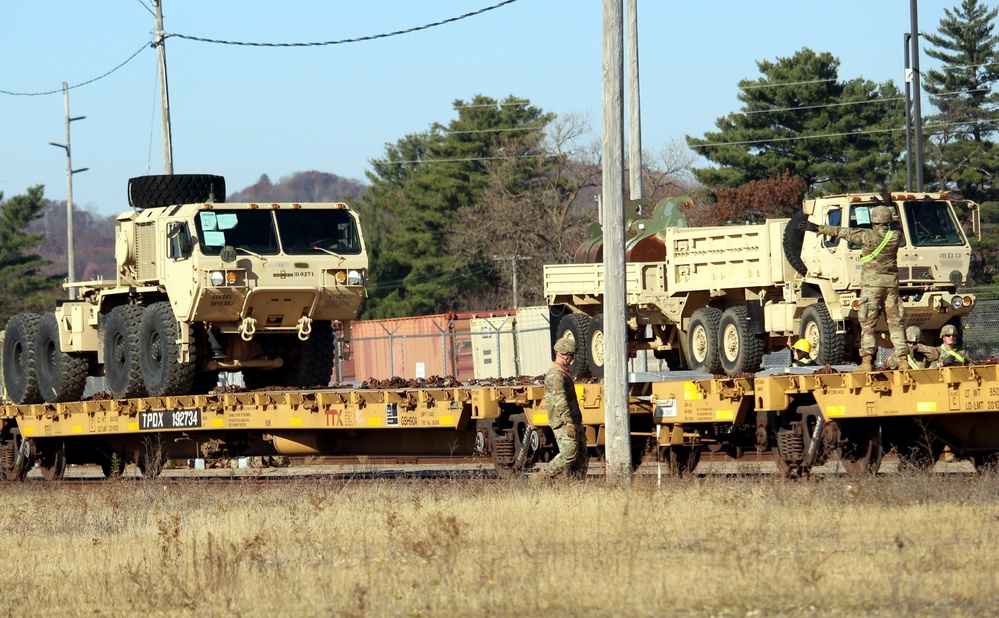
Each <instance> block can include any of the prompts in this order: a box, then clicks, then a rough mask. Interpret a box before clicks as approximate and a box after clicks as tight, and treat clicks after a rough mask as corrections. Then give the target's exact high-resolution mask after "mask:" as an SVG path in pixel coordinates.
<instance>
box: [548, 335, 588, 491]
mask: <svg viewBox="0 0 999 618" xmlns="http://www.w3.org/2000/svg"><path fill="white" fill-rule="evenodd" d="M554 349H555V362H554V363H553V364H552V366H551V369H549V370H548V373H547V374H546V375H545V404H546V405H547V406H548V425H549V426H550V427H551V428H552V431H553V432H554V433H555V442H556V443H557V444H558V455H556V456H555V458H554V459H552V460H551V461H550V462H549V463H548V465H547V466H545V468H544V470H543V472H544V474H545V476H547V477H548V478H553V477H556V476H558V475H559V474H562V473H563V472H564V473H567V474H568V475H571V476H575V477H577V478H581V479H582V478H586V468H587V467H588V465H589V454H588V453H587V452H586V430H585V429H584V428H583V416H582V414H581V413H580V411H579V402H578V401H577V400H576V386H575V385H574V384H573V382H572V375H571V374H570V373H569V370H568V369H567V367H568V366H569V364H570V363H572V359H573V357H574V356H575V351H576V343H575V342H574V341H572V340H571V339H565V338H562V339H559V340H558V341H556V342H555V346H554Z"/></svg>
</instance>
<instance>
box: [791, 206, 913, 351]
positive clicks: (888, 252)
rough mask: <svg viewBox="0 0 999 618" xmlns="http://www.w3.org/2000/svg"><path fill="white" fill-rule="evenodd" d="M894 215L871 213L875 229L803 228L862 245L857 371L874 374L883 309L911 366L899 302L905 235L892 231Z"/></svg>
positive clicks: (880, 211) (894, 341)
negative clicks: (900, 258)
mask: <svg viewBox="0 0 999 618" xmlns="http://www.w3.org/2000/svg"><path fill="white" fill-rule="evenodd" d="M883 201H884V203H885V204H889V203H891V198H889V197H885V198H883ZM891 221H892V211H891V208H889V207H888V206H875V207H874V208H873V210H872V211H871V224H872V227H871V229H865V228H852V229H851V228H848V227H840V226H838V225H816V224H815V223H812V222H811V221H803V222H802V225H801V228H802V229H803V230H805V231H809V232H816V233H818V234H821V235H823V236H834V237H836V238H845V239H846V240H848V241H850V242H852V243H855V244H858V245H860V249H861V255H860V283H861V291H860V308H859V309H858V314H859V315H858V318H859V319H860V357H861V363H860V366H858V367H857V371H872V370H873V367H872V366H871V359H872V358H873V357H874V352H875V351H876V349H877V348H876V342H875V339H874V326H875V324H877V321H878V317H880V315H881V309H882V307H883V308H884V312H885V319H886V320H887V321H888V334H889V336H890V338H891V344H892V346H894V348H895V352H896V353H897V355H898V363H899V365H900V366H906V365H908V359H907V358H906V357H907V356H908V354H909V350H908V347H907V346H906V344H905V334H904V333H903V332H902V323H903V318H904V317H905V315H904V312H903V310H902V303H901V302H900V301H899V298H898V261H897V256H898V246H899V244H900V243H901V241H902V233H901V232H899V231H897V230H892V229H891V228H890V227H889V226H890V224H891Z"/></svg>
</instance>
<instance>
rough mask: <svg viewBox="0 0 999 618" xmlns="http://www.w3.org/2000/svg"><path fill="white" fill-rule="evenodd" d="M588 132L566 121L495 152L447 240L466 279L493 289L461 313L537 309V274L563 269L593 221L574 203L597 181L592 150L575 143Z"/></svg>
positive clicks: (579, 121)
mask: <svg viewBox="0 0 999 618" xmlns="http://www.w3.org/2000/svg"><path fill="white" fill-rule="evenodd" d="M588 130H589V127H588V125H587V123H586V122H585V120H584V119H583V118H582V117H580V116H578V115H573V114H570V115H566V116H563V117H561V118H553V119H552V120H551V122H549V123H547V124H546V126H545V127H544V128H543V129H542V130H538V131H529V132H524V133H522V134H521V133H518V134H513V135H508V136H506V137H505V138H504V139H503V140H502V141H501V142H500V143H498V144H497V145H496V147H495V150H494V151H493V153H492V155H491V156H490V157H488V161H487V162H486V163H485V166H484V169H485V172H486V178H485V183H484V185H483V188H482V192H481V193H480V195H479V198H478V199H477V200H476V201H475V202H474V203H472V204H470V205H468V206H466V207H464V208H463V209H462V210H461V213H460V216H459V218H458V220H457V221H456V222H455V224H454V226H453V227H452V233H451V234H449V235H448V238H449V244H448V246H449V249H450V250H451V251H452V252H454V253H455V254H456V255H458V256H460V257H461V259H462V261H463V262H464V263H465V264H467V265H468V266H467V267H468V268H469V272H475V271H477V272H484V273H485V272H488V273H490V277H491V279H492V280H493V281H494V282H495V285H491V286H489V287H487V288H484V289H480V290H478V291H477V293H474V294H472V295H471V296H469V297H467V298H466V299H465V302H466V304H467V308H468V309H485V308H495V307H509V306H512V305H513V304H514V303H516V304H518V305H533V304H544V296H543V285H542V273H543V266H544V265H545V264H554V263H561V262H567V261H571V259H572V256H573V254H574V253H575V251H576V248H577V247H578V246H579V243H580V242H581V241H582V239H583V237H584V232H585V229H586V226H587V225H588V224H589V223H590V222H591V221H593V219H594V213H595V210H596V209H595V204H594V203H593V202H592V200H588V199H587V198H586V197H582V196H583V194H584V192H585V191H586V190H587V189H589V188H592V187H595V186H597V182H598V181H599V173H600V168H599V166H598V165H597V162H596V157H595V149H594V147H593V146H592V145H588V144H586V143H584V141H583V137H584V135H586V134H587V132H588ZM515 277H516V281H517V285H516V288H517V293H516V296H517V298H516V299H513V298H512V290H513V288H514V278H515Z"/></svg>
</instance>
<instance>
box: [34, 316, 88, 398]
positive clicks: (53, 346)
mask: <svg viewBox="0 0 999 618" xmlns="http://www.w3.org/2000/svg"><path fill="white" fill-rule="evenodd" d="M35 346H36V347H35V370H36V372H37V374H38V390H39V391H40V392H41V396H42V399H44V400H45V401H46V402H48V403H59V402H62V401H77V400H79V399H81V398H82V397H83V389H84V388H85V387H86V386H87V372H88V369H89V363H88V362H87V357H86V356H84V355H83V354H74V353H72V352H63V351H62V343H61V341H60V337H59V321H58V320H57V319H56V316H55V314H54V313H46V314H45V315H43V316H42V318H41V320H39V322H38V332H37V333H36V335H35Z"/></svg>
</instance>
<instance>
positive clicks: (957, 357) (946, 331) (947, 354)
mask: <svg viewBox="0 0 999 618" xmlns="http://www.w3.org/2000/svg"><path fill="white" fill-rule="evenodd" d="M940 339H942V340H943V343H941V344H940V347H939V348H936V350H937V352H938V353H939V355H940V357H939V358H937V359H936V360H935V361H934V362H933V363H932V364H931V365H930V367H950V366H952V365H971V364H972V362H971V359H970V358H968V353H967V352H965V351H964V350H958V349H957V327H956V326H954V325H953V324H944V327H943V328H941V329H940Z"/></svg>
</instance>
